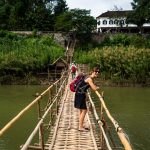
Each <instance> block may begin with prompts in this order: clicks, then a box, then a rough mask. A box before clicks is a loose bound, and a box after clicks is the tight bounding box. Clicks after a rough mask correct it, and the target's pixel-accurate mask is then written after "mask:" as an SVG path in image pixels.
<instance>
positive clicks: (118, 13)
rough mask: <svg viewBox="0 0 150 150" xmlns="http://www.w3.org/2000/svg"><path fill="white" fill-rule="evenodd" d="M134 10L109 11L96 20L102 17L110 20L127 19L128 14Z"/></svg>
mask: <svg viewBox="0 0 150 150" xmlns="http://www.w3.org/2000/svg"><path fill="white" fill-rule="evenodd" d="M132 11H133V10H121V11H120V10H118V11H107V12H105V13H102V14H101V15H99V16H98V17H96V19H98V18H101V17H109V18H114V17H126V16H127V14H128V13H130V12H132Z"/></svg>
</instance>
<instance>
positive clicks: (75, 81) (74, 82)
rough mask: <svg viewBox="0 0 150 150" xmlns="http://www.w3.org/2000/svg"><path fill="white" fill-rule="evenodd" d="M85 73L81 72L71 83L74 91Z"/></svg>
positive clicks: (71, 88)
mask: <svg viewBox="0 0 150 150" xmlns="http://www.w3.org/2000/svg"><path fill="white" fill-rule="evenodd" d="M84 78H85V75H84V74H79V75H78V76H77V77H76V78H75V79H74V80H73V81H72V82H71V83H70V84H69V87H70V90H71V91H72V92H76V91H77V88H78V87H79V85H80V84H81V82H82V81H83V80H84Z"/></svg>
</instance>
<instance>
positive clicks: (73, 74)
mask: <svg viewBox="0 0 150 150" xmlns="http://www.w3.org/2000/svg"><path fill="white" fill-rule="evenodd" d="M70 70H71V75H72V79H74V78H75V77H76V71H77V66H76V65H75V62H73V63H71V65H70Z"/></svg>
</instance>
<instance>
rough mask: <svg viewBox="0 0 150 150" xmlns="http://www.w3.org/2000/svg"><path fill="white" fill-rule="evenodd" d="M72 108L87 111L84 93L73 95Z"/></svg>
mask: <svg viewBox="0 0 150 150" xmlns="http://www.w3.org/2000/svg"><path fill="white" fill-rule="evenodd" d="M74 107H75V108H78V109H87V106H86V94H85V93H75V100H74Z"/></svg>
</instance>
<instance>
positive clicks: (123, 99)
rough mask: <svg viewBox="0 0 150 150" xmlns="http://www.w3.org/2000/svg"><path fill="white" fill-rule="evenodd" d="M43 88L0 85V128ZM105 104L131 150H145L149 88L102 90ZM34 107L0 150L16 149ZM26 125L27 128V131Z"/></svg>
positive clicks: (148, 132) (149, 127)
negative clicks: (128, 141)
mask: <svg viewBox="0 0 150 150" xmlns="http://www.w3.org/2000/svg"><path fill="white" fill-rule="evenodd" d="M46 88H47V87H46V86H0V128H2V127H3V126H4V125H5V124H6V123H7V122H8V121H9V120H10V119H12V117H14V116H15V115H16V114H17V113H18V112H19V111H20V110H21V109H23V108H24V107H25V106H27V105H28V104H29V103H30V102H31V101H32V100H33V99H34V98H35V97H34V96H35V93H37V92H39V93H41V92H42V91H44V90H45V89H46ZM102 90H103V91H104V95H105V96H104V99H105V103H106V105H107V107H108V109H109V110H110V112H111V114H112V116H113V117H114V118H115V119H116V120H117V121H118V123H119V125H120V126H121V127H122V128H123V129H124V130H125V131H126V133H127V135H128V136H129V138H130V142H131V143H132V145H133V147H134V149H135V150H149V149H150V148H149V143H150V111H149V109H150V108H149V106H150V88H131V87H130V88H129V87H121V88H118V87H103V88H102ZM35 111H36V108H35V109H33V111H30V112H29V113H27V115H26V116H25V117H24V118H23V119H21V120H19V121H18V122H17V123H16V124H14V127H12V128H11V129H9V130H8V131H7V132H6V133H5V134H4V135H3V136H2V137H0V150H19V146H20V145H22V144H23V143H24V142H25V140H26V138H27V135H29V133H31V131H32V130H33V128H34V126H35V122H36V119H34V118H37V117H35ZM28 125H30V127H31V129H32V130H30V129H28Z"/></svg>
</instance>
